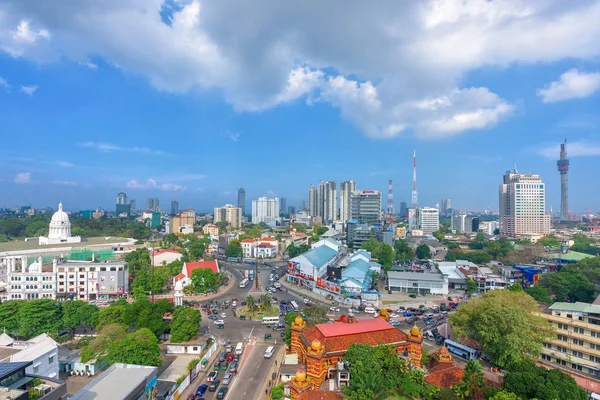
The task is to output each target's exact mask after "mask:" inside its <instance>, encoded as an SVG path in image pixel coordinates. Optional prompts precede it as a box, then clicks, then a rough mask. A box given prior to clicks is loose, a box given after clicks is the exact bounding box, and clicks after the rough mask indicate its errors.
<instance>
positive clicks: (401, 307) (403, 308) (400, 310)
mask: <svg viewBox="0 0 600 400" xmlns="http://www.w3.org/2000/svg"><path fill="white" fill-rule="evenodd" d="M404 311H406V308H405V307H404V306H400V307H398V309H397V310H396V312H397V313H403V312H404Z"/></svg>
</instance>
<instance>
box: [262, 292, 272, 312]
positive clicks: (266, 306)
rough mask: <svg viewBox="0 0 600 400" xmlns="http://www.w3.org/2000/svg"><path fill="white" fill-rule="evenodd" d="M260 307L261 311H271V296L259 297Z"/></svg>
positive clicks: (265, 294)
mask: <svg viewBox="0 0 600 400" xmlns="http://www.w3.org/2000/svg"><path fill="white" fill-rule="evenodd" d="M260 305H261V307H262V310H263V311H269V310H270V309H271V296H270V295H269V294H268V293H263V294H261V295H260Z"/></svg>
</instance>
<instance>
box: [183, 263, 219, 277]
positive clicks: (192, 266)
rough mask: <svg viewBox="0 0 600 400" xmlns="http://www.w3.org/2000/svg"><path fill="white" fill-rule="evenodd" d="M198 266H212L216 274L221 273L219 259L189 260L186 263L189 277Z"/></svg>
mask: <svg viewBox="0 0 600 400" xmlns="http://www.w3.org/2000/svg"><path fill="white" fill-rule="evenodd" d="M198 268H210V269H212V270H213V272H214V273H215V274H218V273H219V264H217V260H210V261H197V262H187V263H185V269H186V272H187V276H188V278H191V277H192V271H193V270H195V269H198Z"/></svg>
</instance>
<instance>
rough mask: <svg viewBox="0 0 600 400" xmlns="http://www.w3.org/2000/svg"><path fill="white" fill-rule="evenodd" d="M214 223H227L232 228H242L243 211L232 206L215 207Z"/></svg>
mask: <svg viewBox="0 0 600 400" xmlns="http://www.w3.org/2000/svg"><path fill="white" fill-rule="evenodd" d="M214 222H215V223H217V222H226V223H227V224H228V225H229V226H230V227H232V228H240V227H241V226H242V209H241V208H240V207H235V206H233V205H231V204H225V205H224V206H223V207H215V213H214Z"/></svg>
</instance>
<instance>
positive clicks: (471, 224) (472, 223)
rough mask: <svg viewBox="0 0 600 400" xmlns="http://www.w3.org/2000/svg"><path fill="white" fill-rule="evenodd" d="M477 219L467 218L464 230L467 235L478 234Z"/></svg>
mask: <svg viewBox="0 0 600 400" xmlns="http://www.w3.org/2000/svg"><path fill="white" fill-rule="evenodd" d="M479 221H480V219H479V217H467V219H466V221H465V229H466V231H467V233H474V232H475V233H476V232H479Z"/></svg>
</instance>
